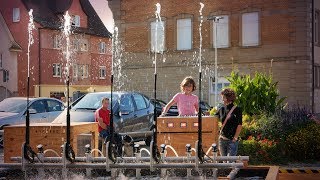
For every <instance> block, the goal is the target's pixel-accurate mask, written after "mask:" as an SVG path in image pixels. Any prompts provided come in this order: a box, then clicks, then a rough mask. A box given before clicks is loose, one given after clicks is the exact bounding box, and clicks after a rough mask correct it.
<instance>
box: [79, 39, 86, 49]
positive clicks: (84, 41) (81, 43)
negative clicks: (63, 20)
mask: <svg viewBox="0 0 320 180" xmlns="http://www.w3.org/2000/svg"><path fill="white" fill-rule="evenodd" d="M80 51H88V39H81V41H80Z"/></svg>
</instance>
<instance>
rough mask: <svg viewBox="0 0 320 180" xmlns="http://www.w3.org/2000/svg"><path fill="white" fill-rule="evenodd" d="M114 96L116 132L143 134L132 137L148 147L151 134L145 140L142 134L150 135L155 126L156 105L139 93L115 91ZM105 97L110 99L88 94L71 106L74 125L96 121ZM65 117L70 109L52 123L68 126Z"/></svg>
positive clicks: (103, 93)
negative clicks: (144, 142) (75, 123)
mask: <svg viewBox="0 0 320 180" xmlns="http://www.w3.org/2000/svg"><path fill="white" fill-rule="evenodd" d="M112 95H113V96H112V108H113V122H114V126H115V132H118V133H128V132H129V133H130V132H139V134H141V135H140V136H139V135H136V136H135V137H133V138H134V140H136V141H137V140H146V143H147V144H148V143H150V140H151V137H150V136H151V135H149V136H147V137H145V135H144V134H143V133H147V132H149V134H150V131H151V130H152V127H153V111H154V106H153V105H152V104H151V103H150V99H149V98H148V97H147V96H145V95H143V94H141V93H138V92H113V94H112ZM103 97H108V98H111V94H110V92H95V93H88V94H86V95H84V96H82V97H81V98H79V99H77V100H76V101H75V102H74V103H72V104H71V107H70V121H71V123H72V122H94V121H95V119H94V112H95V111H96V110H97V109H98V108H100V107H101V99H102V98H103ZM110 107H111V105H110ZM109 109H110V108H109ZM66 114H67V110H65V111H64V112H63V113H61V114H60V115H59V116H58V117H57V118H56V119H55V120H54V121H53V122H52V123H63V124H64V123H66ZM140 132H141V133H140ZM142 134H143V135H142Z"/></svg>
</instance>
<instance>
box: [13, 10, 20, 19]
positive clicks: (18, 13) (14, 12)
mask: <svg viewBox="0 0 320 180" xmlns="http://www.w3.org/2000/svg"><path fill="white" fill-rule="evenodd" d="M12 21H13V22H19V21H20V9H19V8H13V11H12Z"/></svg>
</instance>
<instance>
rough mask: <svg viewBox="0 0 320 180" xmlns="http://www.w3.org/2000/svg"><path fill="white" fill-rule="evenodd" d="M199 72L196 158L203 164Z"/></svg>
mask: <svg viewBox="0 0 320 180" xmlns="http://www.w3.org/2000/svg"><path fill="white" fill-rule="evenodd" d="M201 76H202V75H201V71H200V72H199V97H198V98H199V110H198V149H197V151H198V158H199V161H200V162H201V163H202V162H203V150H202V110H201V79H202V77H201Z"/></svg>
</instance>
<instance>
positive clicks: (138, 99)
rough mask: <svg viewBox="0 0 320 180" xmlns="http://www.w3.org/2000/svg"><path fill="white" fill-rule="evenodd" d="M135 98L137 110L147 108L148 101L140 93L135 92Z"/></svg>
mask: <svg viewBox="0 0 320 180" xmlns="http://www.w3.org/2000/svg"><path fill="white" fill-rule="evenodd" d="M133 99H134V101H135V102H136V106H137V110H141V109H145V108H147V105H146V102H145V101H144V98H143V97H142V96H141V95H140V94H133Z"/></svg>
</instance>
